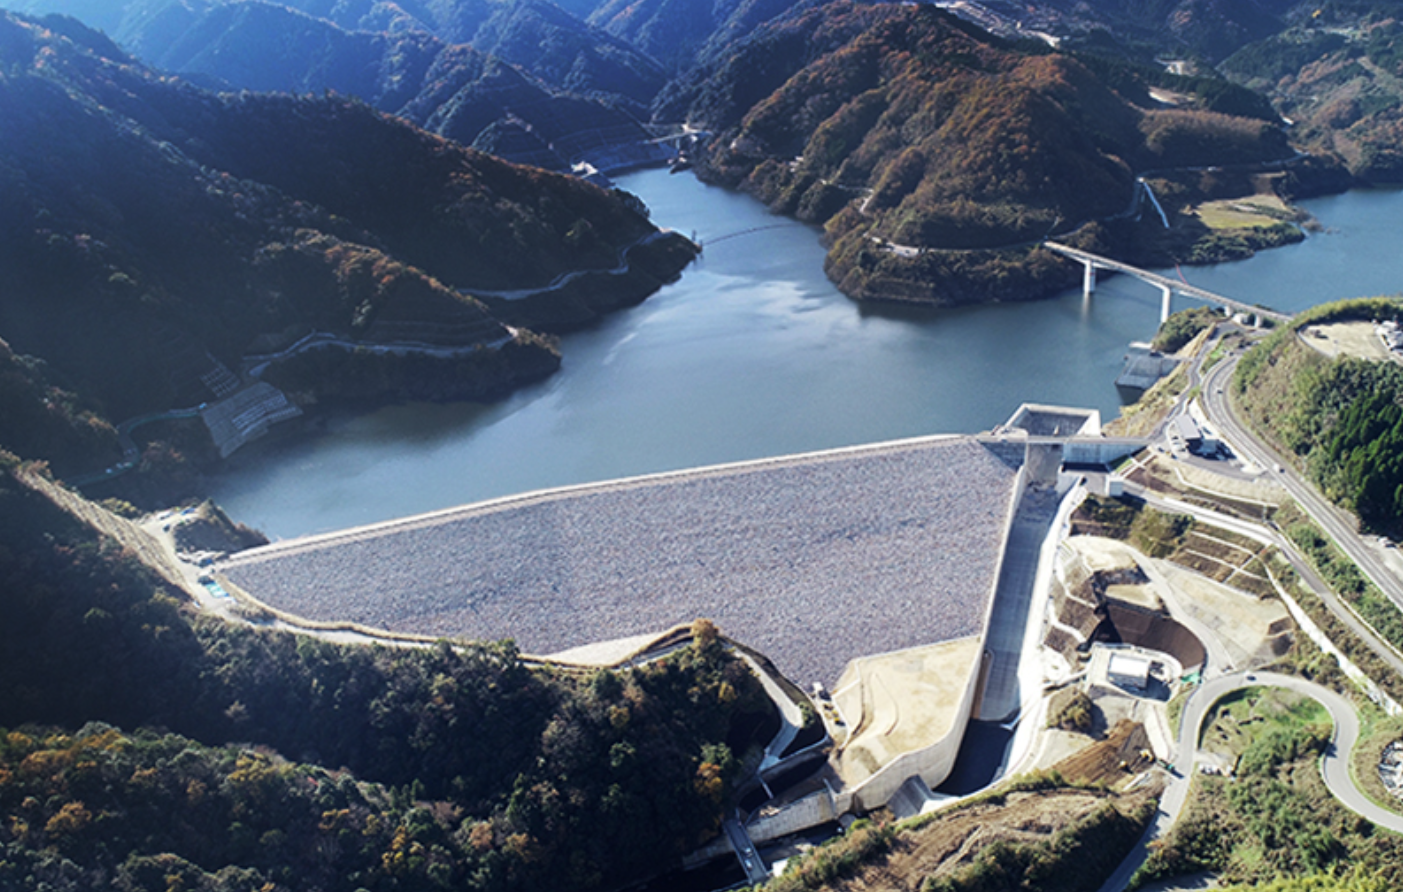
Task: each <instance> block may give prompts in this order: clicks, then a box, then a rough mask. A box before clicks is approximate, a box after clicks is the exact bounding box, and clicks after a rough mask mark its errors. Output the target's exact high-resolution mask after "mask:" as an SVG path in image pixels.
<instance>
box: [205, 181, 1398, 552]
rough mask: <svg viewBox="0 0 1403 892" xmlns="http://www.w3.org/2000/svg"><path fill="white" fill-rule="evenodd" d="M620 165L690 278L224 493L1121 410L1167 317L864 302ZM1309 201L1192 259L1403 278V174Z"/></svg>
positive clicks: (1337, 291) (687, 453)
mask: <svg viewBox="0 0 1403 892" xmlns="http://www.w3.org/2000/svg"><path fill="white" fill-rule="evenodd" d="M618 185H619V186H620V187H621V188H624V189H627V190H629V191H631V192H634V193H636V194H638V195H639V196H640V197H642V198H643V199H644V201H645V202H647V204H648V206H649V207H650V208H651V209H652V214H653V220H654V222H655V223H657V224H658V225H660V226H664V227H670V228H673V229H676V230H678V231H680V232H683V233H685V234H688V235H694V237H695V238H696V239H698V240H699V241H701V242H702V243H703V244H704V246H705V250H704V252H703V254H702V256H701V258H700V259H699V260H698V261H697V262H696V263H694V264H693V265H692V266H690V267H689V268H688V269H687V270H685V271H684V272H683V274H682V277H681V279H680V280H679V281H678V282H677V283H675V284H673V285H670V286H668V287H666V288H664V289H663V290H662V291H660V292H658V293H657V294H655V295H654V296H653V297H651V298H649V299H648V300H647V301H645V302H644V303H643V304H641V305H639V306H638V307H635V308H632V309H628V310H624V311H621V312H618V313H615V314H614V315H612V316H609V317H608V318H606V319H604V320H603V321H602V322H600V323H599V324H597V325H595V326H593V327H591V328H589V329H586V330H584V331H579V332H575V333H571V334H569V335H566V336H564V337H563V338H562V339H561V351H562V353H563V355H564V364H563V366H562V368H561V370H560V371H559V372H558V373H556V374H555V375H553V376H552V377H551V378H549V379H547V380H546V381H543V382H541V383H539V384H536V385H532V386H530V387H526V388H523V389H521V390H519V391H517V392H515V393H514V394H512V395H511V396H509V397H507V398H506V399H504V400H502V401H500V402H497V403H491V404H487V405H482V404H473V403H457V404H442V405H438V404H422V403H421V404H411V405H404V406H392V407H387V408H383V409H379V410H376V411H372V412H365V413H359V414H350V413H346V414H331V415H329V416H327V417H325V418H324V419H323V423H322V425H321V426H320V429H318V430H316V431H314V432H311V433H309V434H306V435H300V436H296V437H289V438H285V439H283V440H280V441H275V442H268V443H258V444H254V445H252V446H250V447H248V448H246V449H244V450H243V451H241V452H240V453H239V454H237V455H236V456H235V457H234V459H233V460H232V461H231V463H230V464H229V466H228V468H227V469H226V470H225V471H224V472H222V473H221V474H220V475H219V476H217V477H215V478H213V479H212V480H211V481H210V492H211V495H212V496H213V497H214V498H215V500H216V501H218V502H219V503H220V504H221V505H223V506H224V507H225V508H226V510H228V512H229V513H230V514H231V515H232V516H233V517H234V518H235V519H236V520H239V521H241V522H243V523H247V524H250V525H252V526H255V527H258V528H260V529H262V530H263V531H264V532H266V533H268V535H269V536H271V537H273V538H287V537H292V536H299V535H304V534H308V533H314V532H323V531H328V530H333V529H339V528H343V527H347V526H353V525H358V524H365V523H371V522H375V521H380V520H386V519H389V518H393V517H399V516H403V515H408V514H415V513H419V512H424V511H429V510H433V509H437V508H445V507H449V506H452V505H458V504H462V503H465V502H472V501H479V500H482V499H487V498H492V497H496V496H502V495H510V494H514V493H520V492H525V491H530V490H536V489H542V488H546V487H553V486H561V485H566V484H573V483H583V482H589V481H596V480H606V479H611V478H617V477H626V476H633V475H637V474H645V473H652V472H657V471H666V470H675V469H679V468H687V467H695V466H699V465H709V464H717V463H721V462H730V461H739V460H743V459H753V458H761V457H765V456H772V455H781V454H788V453H794V452H804V451H811V450H818V449H828V448H833V447H838V446H848V445H854V444H859V443H868V442H875V441H880V440H889V439H896V438H901V437H910V436H918V435H924V434H933V433H972V432H977V431H981V430H987V429H989V428H991V427H992V426H994V425H995V424H998V423H999V422H1001V421H1004V420H1005V419H1007V418H1008V416H1009V415H1010V414H1012V412H1013V410H1014V409H1016V408H1017V406H1018V405H1019V404H1020V403H1022V402H1043V403H1062V404H1070V405H1077V406H1089V407H1093V408H1097V409H1099V410H1100V411H1101V413H1102V416H1103V418H1104V419H1105V420H1109V419H1110V418H1112V417H1114V416H1115V414H1116V411H1117V408H1118V406H1119V404H1120V401H1121V394H1119V393H1118V392H1117V390H1116V388H1115V386H1114V384H1113V380H1114V378H1115V376H1116V374H1117V372H1118V371H1119V370H1120V365H1121V358H1122V356H1123V354H1124V352H1125V348H1126V345H1127V343H1128V342H1130V341H1132V340H1147V339H1149V338H1150V337H1151V336H1152V335H1153V334H1154V331H1155V328H1156V326H1157V325H1158V321H1159V292H1158V290H1157V289H1155V288H1153V287H1152V286H1149V285H1145V284H1144V283H1141V282H1139V281H1138V280H1133V279H1129V278H1126V277H1113V278H1107V279H1104V280H1103V281H1102V282H1101V284H1100V285H1099V287H1098V290H1097V293H1096V295H1095V297H1094V298H1093V300H1092V303H1091V305H1090V306H1089V307H1087V306H1084V305H1083V301H1082V297H1081V293H1080V290H1079V289H1077V290H1074V291H1069V292H1067V293H1066V294H1064V295H1061V296H1059V297H1057V298H1055V299H1053V300H1048V301H1038V302H1031V303H1011V304H1002V305H994V306H982V307H973V308H962V309H954V310H931V309H917V308H897V307H867V306H859V305H858V304H856V303H854V302H853V301H851V300H849V299H848V298H846V297H844V296H843V295H842V294H840V293H839V292H838V291H837V290H836V289H835V288H834V287H833V286H832V284H831V283H830V282H829V281H828V280H827V278H826V277H825V276H824V275H823V256H824V249H823V247H822V246H821V245H820V244H819V233H818V231H817V230H815V229H813V228H811V227H808V226H805V225H803V224H800V223H797V222H794V221H791V220H787V219H785V218H782V217H776V216H774V215H771V214H769V213H768V212H767V211H766V209H765V208H764V207H763V206H762V205H760V204H759V203H758V202H756V201H754V200H753V199H751V198H749V197H746V196H743V195H737V194H734V193H730V192H727V191H724V190H721V189H718V188H714V187H708V186H705V185H703V184H701V183H700V182H698V181H697V180H696V179H695V178H694V177H692V176H690V175H684V176H674V175H670V174H669V173H668V172H667V171H665V170H649V171H641V172H638V173H633V174H629V175H625V176H622V177H620V178H619V179H618ZM1305 207H1306V208H1307V209H1308V210H1310V211H1311V212H1312V213H1313V214H1315V215H1316V217H1317V218H1318V219H1319V220H1320V221H1321V223H1322V224H1323V225H1324V226H1325V231H1324V232H1321V233H1313V234H1312V235H1311V236H1310V238H1308V239H1307V240H1306V242H1305V243H1304V244H1301V245H1297V246H1292V247H1287V248H1282V249H1278V250H1275V251H1268V252H1264V253H1262V254H1260V255H1258V256H1257V257H1255V258H1253V259H1251V260H1248V261H1244V262H1240V263H1233V264H1223V265H1220V266H1217V267H1211V268H1186V269H1185V270H1184V274H1185V275H1186V276H1187V278H1188V280H1189V281H1190V282H1192V283H1193V284H1195V285H1199V286H1201V287H1204V288H1207V289H1209V290H1211V291H1216V292H1219V293H1221V294H1224V295H1226V296H1229V297H1234V298H1237V299H1239V300H1243V301H1247V302H1249V303H1258V302H1260V303H1263V304H1266V305H1269V306H1271V307H1274V308H1276V309H1279V310H1284V311H1287V312H1296V311H1299V310H1302V309H1305V308H1306V307H1309V306H1312V305H1314V304H1317V303H1323V302H1325V301H1329V300H1334V299H1337V298H1341V297H1353V296H1361V295H1371V294H1384V293H1388V294H1391V293H1395V292H1397V291H1398V290H1399V289H1400V285H1399V279H1398V276H1397V264H1396V257H1397V252H1398V250H1399V247H1400V245H1399V239H1398V237H1397V236H1396V235H1394V234H1393V233H1395V232H1396V229H1395V228H1394V226H1393V221H1394V220H1396V219H1397V216H1398V212H1399V210H1400V209H1403V193H1400V192H1397V191H1356V192H1350V193H1346V194H1344V195H1339V196H1333V197H1329V198H1323V199H1316V200H1312V201H1309V202H1306V203H1305ZM1167 274H1168V275H1175V273H1174V271H1172V270H1170V271H1169V272H1168V273H1167ZM1191 305H1192V302H1190V301H1188V300H1187V299H1182V298H1180V299H1176V302H1175V308H1176V309H1182V308H1184V307H1186V306H1191Z"/></svg>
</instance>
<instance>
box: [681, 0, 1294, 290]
mask: <svg viewBox="0 0 1403 892" xmlns="http://www.w3.org/2000/svg"><path fill="white" fill-rule="evenodd" d="M704 75H705V76H703V77H699V78H697V79H696V80H695V81H694V82H693V83H691V84H690V85H688V86H687V88H686V89H685V90H679V91H678V92H677V93H676V94H674V95H673V96H671V97H669V102H670V103H671V104H672V105H673V106H674V107H678V108H686V109H687V110H688V111H687V115H688V118H689V119H690V120H691V121H692V122H693V123H695V124H698V125H700V126H705V127H708V128H710V129H713V130H716V131H719V137H718V138H717V139H716V140H715V141H714V142H713V143H712V146H713V148H712V151H711V153H710V155H709V157H708V158H707V173H708V175H710V176H712V177H715V178H716V179H719V180H720V181H722V182H725V183H728V184H732V185H737V186H740V187H741V188H744V189H747V190H749V191H752V192H754V193H755V194H757V195H758V196H760V197H761V198H762V199H764V200H765V201H766V202H768V203H769V204H771V205H772V206H773V207H775V208H777V209H779V210H781V211H783V212H786V213H792V214H796V215H798V216H799V217H801V218H803V219H807V220H811V221H813V222H825V221H826V223H827V235H828V238H829V239H830V240H831V241H832V243H833V246H832V251H831V253H830V255H829V273H830V275H831V276H832V277H833V278H834V280H835V281H837V282H838V283H839V284H840V287H842V288H843V290H844V291H845V292H847V293H848V294H850V295H853V296H855V297H859V298H861V297H884V298H895V299H906V300H920V301H927V300H938V301H942V302H962V301H966V300H980V299H990V298H994V299H1000V298H1008V297H1014V296H1023V297H1031V296H1035V295H1036V294H1038V293H1040V292H1042V291H1045V290H1046V289H1047V288H1048V287H1051V286H1052V285H1056V284H1060V282H1061V278H1060V277H1061V276H1063V275H1064V273H1062V272H1059V270H1061V269H1063V268H1062V267H1060V266H1058V265H1057V264H1056V263H1055V262H1052V261H1051V260H1050V258H1048V257H1046V256H1045V255H1043V254H1042V253H1041V252H1032V253H1029V251H1028V249H1027V248H1026V247H1023V246H1025V245H1027V244H1029V243H1032V242H1035V241H1037V240H1039V239H1041V238H1042V237H1044V236H1045V235H1048V234H1054V233H1063V234H1065V233H1070V232H1072V231H1073V230H1075V229H1076V228H1077V227H1078V226H1080V225H1081V224H1083V223H1086V222H1088V221H1092V220H1097V219H1104V218H1109V217H1113V216H1115V215H1117V214H1122V213H1124V212H1126V210H1127V206H1128V205H1129V204H1130V202H1131V199H1132V197H1133V195H1134V194H1135V179H1136V176H1137V175H1138V174H1140V173H1142V172H1144V171H1147V170H1151V169H1155V170H1166V169H1174V168H1188V167H1203V166H1210V165H1231V164H1243V163H1252V162H1261V161H1270V160H1273V159H1281V158H1285V157H1288V156H1289V155H1290V154H1291V149H1290V148H1289V146H1288V145H1287V142H1286V138H1285V135H1284V134H1283V133H1282V132H1281V130H1280V129H1279V128H1278V127H1276V126H1275V125H1274V124H1272V123H1269V122H1267V121H1264V120H1261V119H1259V118H1245V117H1235V116H1230V115H1224V114H1221V113H1216V112H1210V111H1205V110H1200V109H1194V108H1192V107H1191V106H1190V107H1179V108H1162V107H1155V106H1156V105H1157V104H1156V103H1151V102H1149V101H1148V94H1145V93H1144V90H1143V87H1142V88H1141V93H1142V94H1144V96H1145V99H1146V102H1145V107H1139V106H1137V105H1135V104H1133V103H1132V102H1131V101H1129V100H1128V99H1127V98H1125V95H1123V93H1129V92H1131V91H1129V90H1128V89H1126V88H1124V87H1122V91H1121V92H1117V91H1116V90H1112V89H1111V88H1110V87H1109V86H1107V85H1106V84H1105V83H1104V82H1103V81H1102V80H1101V79H1100V78H1099V77H1098V76H1097V75H1096V74H1094V73H1093V72H1092V71H1091V70H1090V69H1088V68H1087V67H1086V66H1085V65H1083V64H1082V63H1080V62H1079V61H1077V60H1076V59H1075V58H1073V57H1070V56H1066V55H1061V54H1057V53H1053V52H1050V51H1039V52H1028V51H1024V50H1019V49H1015V48H1013V47H1012V46H1010V45H1008V44H1006V43H1004V42H1002V41H999V40H997V39H994V38H991V37H989V36H988V35H987V34H985V33H984V32H982V31H979V30H978V29H976V28H974V27H973V26H970V25H968V24H966V23H964V22H961V21H959V20H958V19H956V18H954V17H953V16H950V15H949V14H947V13H944V12H942V11H940V10H938V9H935V8H934V7H929V6H918V7H910V6H901V5H895V4H883V5H874V6H868V5H861V4H855V3H846V2H835V3H829V4H826V5H824V6H822V7H816V8H811V9H804V10H800V11H796V12H791V13H789V14H786V15H785V16H782V17H781V18H779V19H777V20H775V21H774V22H772V23H771V24H769V25H766V26H765V27H763V28H761V29H760V30H759V31H757V32H756V33H755V34H754V35H753V36H752V37H751V38H749V39H747V40H746V41H744V42H743V43H742V44H741V45H740V47H739V48H737V49H736V50H735V51H734V52H732V53H730V54H729V55H727V56H726V58H725V60H724V61H723V62H720V63H717V64H715V65H712V66H709V67H707V68H706V69H705V71H704ZM1131 95H1134V94H1133V93H1131ZM1132 210H1133V208H1132ZM1005 248H1007V249H1016V252H1015V253H1014V254H1007V253H1004V254H1000V253H996V249H1005ZM972 249H975V250H972Z"/></svg>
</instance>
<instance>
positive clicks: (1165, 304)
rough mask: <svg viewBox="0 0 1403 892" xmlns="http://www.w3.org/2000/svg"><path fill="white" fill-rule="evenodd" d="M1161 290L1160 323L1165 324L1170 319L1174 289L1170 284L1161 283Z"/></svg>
mask: <svg viewBox="0 0 1403 892" xmlns="http://www.w3.org/2000/svg"><path fill="white" fill-rule="evenodd" d="M1159 290H1160V294H1161V295H1162V296H1161V297H1160V301H1159V324H1160V325H1163V324H1164V323H1165V322H1166V321H1168V319H1169V302H1170V301H1171V300H1173V299H1174V289H1173V288H1170V287H1169V286H1168V285H1161V286H1159Z"/></svg>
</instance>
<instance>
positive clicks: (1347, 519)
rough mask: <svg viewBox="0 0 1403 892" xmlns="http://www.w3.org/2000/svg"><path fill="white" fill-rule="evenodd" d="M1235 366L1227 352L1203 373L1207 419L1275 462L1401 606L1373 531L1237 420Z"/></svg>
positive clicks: (1251, 453) (1398, 587)
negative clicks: (1232, 383)
mask: <svg viewBox="0 0 1403 892" xmlns="http://www.w3.org/2000/svg"><path fill="white" fill-rule="evenodd" d="M1236 367H1237V357H1235V356H1233V357H1229V358H1227V359H1225V360H1223V361H1222V362H1220V363H1218V364H1217V365H1216V366H1215V367H1214V368H1213V369H1212V370H1210V371H1209V372H1208V374H1207V375H1206V376H1205V377H1204V386H1203V408H1204V411H1205V412H1206V413H1207V414H1208V420H1209V421H1211V422H1212V423H1213V424H1214V425H1215V426H1216V427H1217V428H1218V430H1219V431H1220V432H1221V433H1222V434H1223V436H1224V438H1225V439H1227V440H1228V441H1229V442H1230V443H1231V444H1232V447H1233V449H1234V450H1235V451H1237V453H1238V454H1239V455H1244V456H1246V457H1247V458H1249V459H1251V460H1252V461H1253V462H1255V463H1256V464H1257V465H1259V466H1261V467H1263V468H1280V469H1281V470H1280V471H1277V472H1276V473H1275V477H1276V480H1277V482H1278V483H1280V484H1281V485H1282V487H1284V488H1285V489H1286V491H1287V492H1288V493H1290V494H1291V497H1292V498H1294V499H1295V500H1296V502H1297V503H1298V504H1299V505H1300V506H1301V508H1302V509H1303V510H1304V511H1305V512H1306V513H1307V514H1309V515H1310V517H1311V519H1312V520H1314V521H1315V523H1316V524H1317V525H1319V526H1320V527H1321V528H1322V529H1324V530H1325V533H1326V535H1328V536H1329V537H1330V538H1331V539H1333V540H1334V542H1335V544H1336V545H1338V546H1339V548H1340V550H1341V551H1343V552H1344V553H1345V555H1346V556H1347V557H1348V558H1349V559H1350V560H1352V561H1354V563H1355V564H1357V565H1358V566H1359V569H1360V570H1361V571H1362V572H1363V573H1364V575H1365V576H1367V577H1368V578H1369V580H1370V581H1371V582H1373V583H1374V585H1376V586H1378V587H1379V590H1380V591H1382V592H1383V593H1384V594H1385V595H1387V596H1388V598H1389V600H1391V601H1393V603H1394V604H1396V605H1398V607H1399V609H1403V581H1400V580H1399V578H1398V577H1397V576H1396V575H1394V573H1393V572H1392V571H1391V570H1390V569H1389V568H1388V567H1387V566H1386V565H1385V564H1384V562H1383V560H1382V558H1381V557H1380V556H1379V555H1378V554H1376V553H1375V550H1374V549H1375V547H1376V546H1375V545H1374V544H1373V541H1372V537H1369V538H1366V537H1365V536H1362V535H1360V533H1359V532H1358V524H1357V522H1356V521H1355V519H1354V517H1353V516H1352V515H1350V514H1348V513H1347V512H1345V511H1344V510H1342V509H1340V508H1338V507H1336V506H1335V505H1333V504H1331V503H1330V502H1329V501H1328V500H1327V499H1326V498H1325V497H1324V496H1323V495H1321V494H1320V492H1318V491H1317V490H1316V488H1315V487H1314V486H1313V485H1312V484H1311V483H1310V482H1308V481H1306V480H1303V479H1302V478H1301V477H1300V475H1298V474H1297V473H1296V471H1295V469H1294V468H1293V467H1292V466H1291V463H1290V461H1289V460H1288V459H1286V458H1283V457H1282V456H1280V455H1279V454H1277V452H1276V451H1275V450H1274V449H1272V448H1271V447H1270V446H1268V445H1267V444H1265V443H1263V442H1262V441H1261V440H1260V439H1259V438H1258V437H1257V435H1256V434H1255V433H1253V432H1252V431H1250V430H1248V429H1247V426H1246V425H1244V424H1243V423H1242V422H1241V421H1239V420H1238V418H1237V416H1236V414H1235V413H1234V412H1233V410H1232V407H1231V405H1230V404H1229V402H1228V396H1227V390H1228V388H1227V384H1228V381H1229V379H1230V378H1231V376H1232V372H1233V369H1235V368H1236Z"/></svg>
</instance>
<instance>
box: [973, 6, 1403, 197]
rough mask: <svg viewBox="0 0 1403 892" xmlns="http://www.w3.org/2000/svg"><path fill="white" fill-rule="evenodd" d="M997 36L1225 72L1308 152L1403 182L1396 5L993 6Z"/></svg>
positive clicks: (1377, 178)
mask: <svg viewBox="0 0 1403 892" xmlns="http://www.w3.org/2000/svg"><path fill="white" fill-rule="evenodd" d="M982 8H984V9H986V10H988V11H990V12H991V16H990V17H989V19H988V21H984V22H983V23H984V24H986V25H987V26H989V27H991V28H993V29H994V30H996V31H998V32H999V33H1003V34H1007V35H1015V34H1019V33H1025V32H1023V31H1021V30H1020V29H1028V30H1031V29H1035V28H1036V29H1041V30H1042V31H1044V32H1046V33H1050V34H1054V35H1056V36H1058V37H1059V38H1062V44H1061V45H1062V46H1063V47H1065V48H1070V49H1074V50H1078V51H1084V52H1093V53H1101V54H1108V55H1113V56H1123V57H1129V58H1133V59H1137V60H1139V61H1141V62H1143V63H1145V64H1154V65H1160V66H1162V65H1163V64H1164V63H1165V62H1166V61H1167V60H1178V61H1177V62H1176V63H1175V65H1176V67H1184V68H1187V69H1189V70H1196V71H1200V72H1207V73H1220V74H1221V75H1225V76H1226V77H1228V78H1230V79H1231V80H1233V81H1234V82H1236V83H1239V84H1244V85H1246V86H1248V87H1251V88H1252V89H1254V90H1259V91H1261V92H1263V93H1265V94H1266V95H1267V96H1269V97H1270V98H1271V99H1272V101H1273V103H1274V104H1275V106H1276V108H1277V109H1278V111H1279V112H1280V113H1281V114H1282V115H1283V116H1285V117H1286V118H1287V119H1289V120H1290V121H1291V122H1292V123H1293V130H1292V136H1293V140H1294V141H1295V142H1296V144H1297V145H1298V146H1300V147H1301V148H1303V149H1305V150H1307V151H1310V152H1312V153H1316V154H1319V155H1322V156H1325V157H1328V158H1332V159H1335V160H1336V161H1337V162H1338V163H1341V164H1342V165H1344V166H1345V167H1347V168H1348V170H1349V171H1350V173H1352V174H1353V175H1355V176H1356V177H1358V178H1360V179H1362V180H1365V181H1370V182H1397V181H1399V180H1400V179H1403V156H1400V153H1399V150H1398V146H1399V145H1400V138H1403V131H1400V126H1403V124H1400V121H1403V112H1400V108H1403V86H1400V83H1403V80H1400V79H1401V78H1403V66H1401V65H1400V52H1399V50H1398V45H1399V39H1400V25H1399V24H1398V14H1399V9H1398V5H1397V4H1396V3H1393V2H1390V0H1336V2H1328V3H1320V2H1315V0H1158V2H1148V3H1144V2H1124V0H1094V2H1078V3H1070V2H1066V0H1040V2H1037V3H1033V4H1027V3H1022V2H1017V3H1015V2H1011V0H988V2H987V3H985V4H983V7H982Z"/></svg>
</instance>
